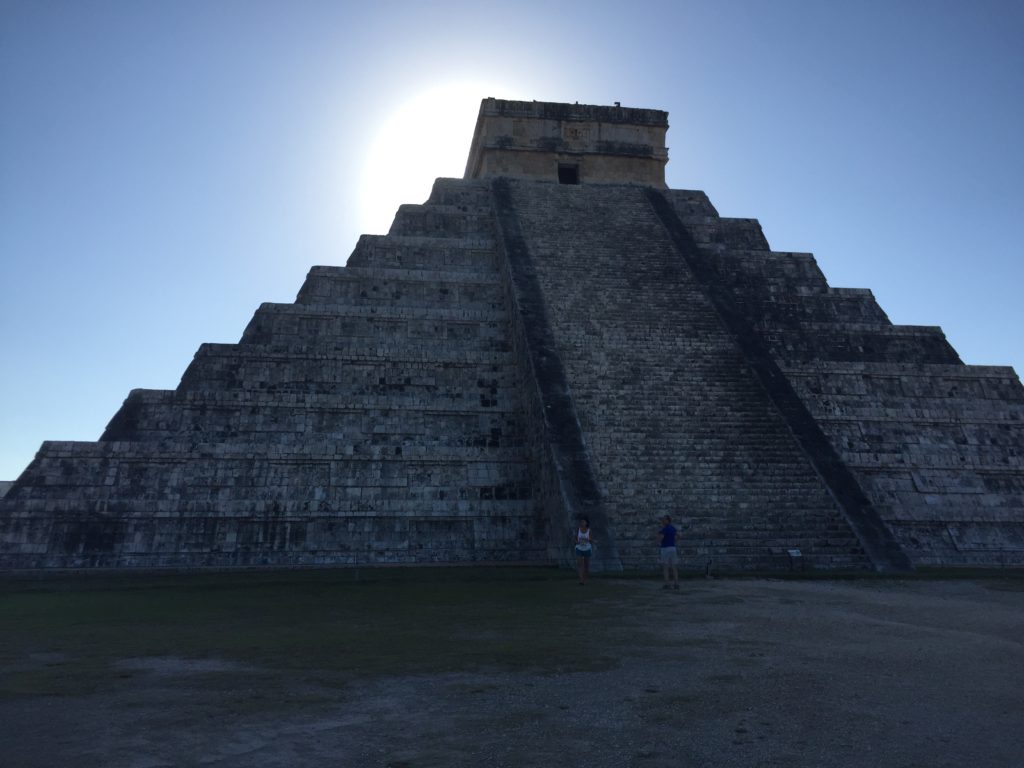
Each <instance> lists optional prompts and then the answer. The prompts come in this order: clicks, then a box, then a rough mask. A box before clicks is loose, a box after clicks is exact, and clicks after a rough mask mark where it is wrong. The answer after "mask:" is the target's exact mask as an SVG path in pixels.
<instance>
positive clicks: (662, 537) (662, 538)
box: [658, 515, 679, 589]
mask: <svg viewBox="0 0 1024 768" xmlns="http://www.w3.org/2000/svg"><path fill="white" fill-rule="evenodd" d="M658 542H659V544H660V545H661V550H660V552H659V559H660V560H661V571H662V575H663V576H664V578H665V583H664V584H663V585H662V587H661V588H662V589H679V567H678V566H679V555H678V553H677V552H676V528H675V526H674V525H672V518H671V517H669V516H668V515H665V516H663V517H662V518H661V530H659V531H658ZM670 574H671V576H672V579H671V581H670V580H669V575H670Z"/></svg>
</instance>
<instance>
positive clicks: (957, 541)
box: [668, 190, 1024, 566]
mask: <svg viewBox="0 0 1024 768" xmlns="http://www.w3.org/2000/svg"><path fill="white" fill-rule="evenodd" d="M668 194H669V196H670V197H671V199H672V202H673V204H674V208H675V210H676V212H677V213H678V215H679V217H680V218H681V219H682V220H683V221H684V222H685V224H686V225H687V227H688V228H689V230H690V231H691V232H692V233H693V235H694V238H695V239H696V240H697V242H698V244H699V246H700V248H701V251H702V253H703V254H704V256H705V258H706V260H707V264H708V266H709V268H711V269H712V270H713V271H714V273H715V274H716V275H717V276H718V281H719V283H720V284H721V285H722V286H725V287H726V288H727V289H728V291H729V292H730V293H731V295H732V298H733V301H734V304H735V306H736V307H739V308H741V310H742V312H743V314H744V315H745V316H746V318H747V320H748V321H749V323H750V324H751V325H752V326H753V327H755V328H756V329H757V331H758V333H759V334H760V336H761V338H762V340H763V342H764V344H765V345H766V346H767V347H768V348H769V349H770V350H771V353H772V356H773V357H774V358H775V360H776V361H777V363H778V364H779V366H780V368H781V369H782V370H783V371H784V373H785V375H786V377H787V378H788V380H789V381H790V383H791V384H792V386H793V388H794V389H795V390H796V392H797V393H798V394H799V396H800V397H801V399H802V401H803V402H804V404H805V405H806V407H807V409H808V410H809V411H810V413H811V414H812V415H813V417H814V419H815V420H816V422H817V423H818V424H819V425H820V427H821V429H822V430H823V431H824V432H825V433H826V434H827V435H828V438H829V440H830V442H831V444H832V446H833V447H834V449H835V450H836V452H837V453H838V454H839V456H840V457H841V458H842V461H843V462H844V464H845V465H846V466H847V467H848V468H849V469H850V470H851V471H853V473H854V474H855V476H856V477H857V478H858V481H859V483H860V485H861V487H862V488H863V489H864V491H865V492H866V493H867V494H868V496H869V497H870V499H871V502H872V504H873V506H874V507H875V509H877V510H878V512H879V514H880V515H881V517H882V519H883V520H884V522H885V524H886V526H887V527H888V529H889V530H890V531H891V532H892V533H893V535H894V536H895V537H896V539H897V540H898V542H899V544H900V546H901V547H902V549H903V550H904V551H905V552H906V553H907V554H908V555H909V556H910V558H911V560H912V561H913V562H914V563H916V564H918V565H1018V566H1019V565H1024V388H1022V386H1021V383H1020V380H1019V379H1018V377H1017V376H1016V374H1015V373H1014V371H1013V370H1012V369H1010V368H999V367H988V366H967V365H963V364H962V362H961V361H960V359H959V357H958V356H957V354H956V352H955V351H954V350H953V349H952V347H950V345H949V343H948V342H947V341H946V339H945V336H944V335H943V333H942V331H941V329H939V328H933V327H921V326H896V325H893V324H891V323H890V322H889V320H888V318H887V317H886V316H885V313H884V312H883V311H882V310H881V308H879V307H878V305H877V303H876V302H875V301H874V298H873V296H872V295H871V292H870V291H867V290H859V289H837V288H831V287H830V286H829V285H828V283H827V281H826V280H825V278H824V276H823V275H822V274H821V271H820V270H819V269H818V268H817V265H816V264H815V261H814V257H813V256H811V255H810V254H795V253H780V252H773V251H771V250H770V249H769V246H768V243H767V242H766V241H765V239H764V237H763V235H762V234H761V232H760V227H759V226H758V225H757V222H756V221H754V220H750V219H726V218H720V217H718V214H717V212H716V211H715V210H714V208H713V207H712V206H711V203H710V202H709V201H708V200H707V197H706V196H705V195H704V194H703V193H702V192H692V191H682V190H676V191H673V192H670V193H668Z"/></svg>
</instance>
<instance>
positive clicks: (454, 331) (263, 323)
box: [240, 304, 508, 349]
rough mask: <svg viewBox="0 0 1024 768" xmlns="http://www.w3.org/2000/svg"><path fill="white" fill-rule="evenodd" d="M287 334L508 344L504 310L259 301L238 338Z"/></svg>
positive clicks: (269, 339) (263, 339)
mask: <svg viewBox="0 0 1024 768" xmlns="http://www.w3.org/2000/svg"><path fill="white" fill-rule="evenodd" d="M417 314H418V315H419V316H418V317H417V316H415V315H417ZM291 338H295V339H301V340H302V341H303V342H305V343H307V344H310V343H317V344H323V343H328V342H333V341H339V340H345V339H360V340H367V339H369V340H373V341H377V342H381V343H396V342H397V343H402V342H405V343H416V344H419V343H421V342H423V341H427V342H434V343H448V344H453V345H460V346H466V347H474V348H476V349H488V348H491V349H494V348H497V349H501V348H503V347H506V346H507V343H508V318H507V315H506V313H505V312H504V311H502V310H496V309H485V310H458V309H454V308H443V309H428V308H422V309H419V308H417V309H409V308H404V307H395V306H387V307H376V306H360V307H352V306H345V305H336V306H327V305H322V304H302V305H298V304H262V305H261V306H260V308H259V309H258V310H257V311H256V313H255V315H254V316H253V319H252V320H251V321H250V322H249V325H248V326H247V327H246V329H245V332H244V333H243V335H242V339H241V342H240V343H242V344H274V343H286V342H287V341H288V340H289V339H291Z"/></svg>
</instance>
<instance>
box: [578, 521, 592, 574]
mask: <svg viewBox="0 0 1024 768" xmlns="http://www.w3.org/2000/svg"><path fill="white" fill-rule="evenodd" d="M593 544H594V536H593V532H592V531H591V530H590V520H589V519H588V518H586V517H581V518H580V525H579V528H577V529H576V570H578V571H579V574H580V586H581V587H582V586H584V585H585V584H586V583H587V574H588V573H589V572H590V554H591V552H593V550H594V547H593Z"/></svg>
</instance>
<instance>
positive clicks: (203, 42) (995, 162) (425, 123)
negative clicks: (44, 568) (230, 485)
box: [0, 0, 1024, 479]
mask: <svg viewBox="0 0 1024 768" xmlns="http://www.w3.org/2000/svg"><path fill="white" fill-rule="evenodd" d="M1022 40H1024V3H1021V2H1020V1H1019V0H1011V1H1006V2H999V1H998V0H972V2H964V1H963V0H955V1H949V2H946V1H943V0H932V1H928V0H907V1H906V2H893V1H892V0H860V1H859V2H856V3H852V2H851V3H838V2H837V3H831V2H827V3H826V2H820V1H819V0H801V1H796V0H790V1H786V0H773V1H772V2H763V1H762V0H750V1H749V2H743V1H741V0H733V1H730V0H691V1H689V2H686V1H684V0H676V1H675V2H643V1H642V0H630V2H625V0H620V1H619V2H598V1H594V2H561V3H552V2H550V1H549V0H544V2H535V1H534V0H517V2H514V3H512V2H508V1H507V0H503V1H502V2H489V1H488V0H473V2H444V1H443V0H434V2H429V3H424V2H419V1H418V2H394V1H393V2H387V1H386V0H376V2H365V0H359V2H344V0H329V1H328V0H325V1H324V2H316V1H314V0H289V2H284V0H279V1H278V2H259V1H258V0H218V1H216V2H207V1H206V0H150V1H148V2H137V1H135V0H122V1H121V2H101V1H99V0H65V1H58V0H0V105H2V106H0V344H2V348H0V370H2V374H0V479H14V478H15V477H16V476H17V475H18V474H20V472H21V471H22V470H23V469H24V467H25V466H26V465H27V464H28V462H29V461H30V460H31V458H32V456H33V455H34V453H35V451H36V450H37V449H38V447H39V444H40V443H41V442H42V441H43V440H45V439H53V440H95V439H97V438H98V437H99V435H100V433H101V432H102V431H103V428H104V427H105V425H106V423H107V421H108V420H109V419H110V417H111V416H113V414H114V412H115V411H116V410H117V408H118V407H119V406H120V404H121V401H122V400H123V399H124V398H125V396H126V395H127V394H128V391H129V390H130V389H132V388H136V387H144V388H158V389H172V388H174V387H175V386H176V385H177V383H178V381H179V379H180V377H181V374H182V372H183V371H184V370H185V367H186V366H187V365H188V363H189V361H190V360H191V358H192V355H193V354H194V352H195V350H196V348H197V347H198V346H199V344H201V343H202V342H204V341H212V342H235V341H237V340H238V338H239V336H240V335H241V333H242V330H243V329H244V328H245V325H246V323H247V322H248V320H249V318H250V317H251V316H252V313H253V311H254V310H255V309H256V308H257V306H258V305H259V304H260V303H261V302H264V301H278V302H290V301H293V300H294V298H295V293H296V292H297V291H298V289H299V287H300V286H301V284H302V280H303V277H304V276H305V273H306V272H307V270H308V269H309V267H311V266H312V265H315V264H343V263H344V262H345V260H346V258H347V257H348V255H349V253H350V252H351V250H352V248H353V247H354V245H355V242H356V238H357V236H358V234H359V233H360V232H366V231H371V232H382V231H385V230H386V227H387V226H388V223H389V222H390V219H391V217H392V215H393V213H394V210H395V208H396V207H397V205H398V204H399V203H401V202H414V203H417V202H423V200H424V199H425V198H426V197H427V194H428V193H429V188H430V181H431V180H432V179H433V178H434V177H437V176H461V175H462V170H463V167H464V163H465V156H466V152H467V149H468V144H469V139H470V136H471V134H472V130H473V122H474V119H475V115H476V111H477V108H478V106H479V101H480V99H481V98H483V97H485V96H495V97H498V98H513V99H514V98H521V99H537V100H541V101H569V102H571V101H579V102H581V103H590V104H611V103H613V102H615V101H620V102H622V104H623V106H630V107H650V108H656V109H664V110H667V111H668V112H669V122H670V124H671V128H670V130H669V134H668V143H669V146H670V161H669V165H668V171H667V177H668V182H669V185H670V186H671V187H673V188H687V189H703V190H705V191H706V192H707V193H708V194H709V195H710V197H711V200H712V202H713V203H714V204H715V205H716V207H717V208H718V210H719V212H720V213H722V214H723V215H727V216H743V217H754V218H758V219H760V221H761V224H762V226H763V227H764V230H765V233H766V235H767V236H768V239H769V242H770V243H771V244H772V246H773V247H774V248H775V249H776V250H798V251H812V252H814V254H815V255H816V256H817V258H818V261H819V264H820V265H821V267H822V269H823V270H824V271H825V274H826V276H827V277H828V278H829V281H830V282H831V284H832V285H834V286H837V287H866V288H871V289H873V290H874V292H875V295H876V297H877V298H878V300H879V302H880V303H881V305H882V307H883V309H885V310H886V311H887V312H888V313H889V316H890V318H891V319H892V320H893V321H894V322H897V323H909V324H921V325H941V326H942V327H943V328H944V330H945V332H946V334H947V336H948V338H949V339H950V341H951V342H952V343H953V345H954V346H955V347H956V348H957V350H958V351H959V352H960V354H961V357H963V359H964V360H965V361H966V362H968V363H977V364H998V365H1013V366H1015V367H1016V368H1017V370H1018V371H1019V372H1020V371H1024V351H1022V344H1021V336H1022V334H1021V329H1022V328H1024V302H1022V300H1021V287H1022V285H1024V258H1022V255H1024V254H1022V245H1021V243H1022V240H1021V234H1020V230H1021V224H1022V222H1024V191H1022V179H1024V141H1022V137H1024V44H1022V42H1021V41H1022Z"/></svg>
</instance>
